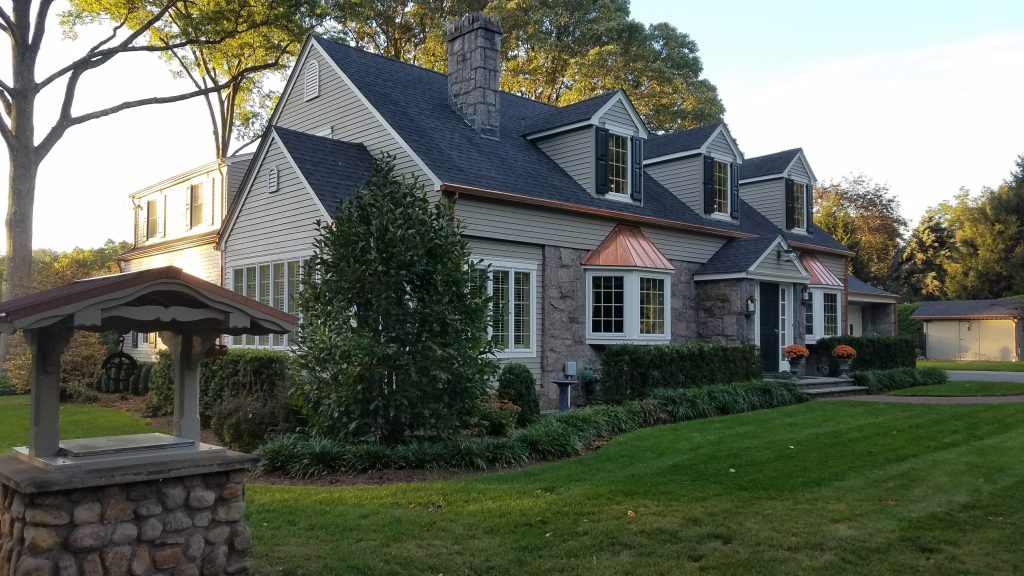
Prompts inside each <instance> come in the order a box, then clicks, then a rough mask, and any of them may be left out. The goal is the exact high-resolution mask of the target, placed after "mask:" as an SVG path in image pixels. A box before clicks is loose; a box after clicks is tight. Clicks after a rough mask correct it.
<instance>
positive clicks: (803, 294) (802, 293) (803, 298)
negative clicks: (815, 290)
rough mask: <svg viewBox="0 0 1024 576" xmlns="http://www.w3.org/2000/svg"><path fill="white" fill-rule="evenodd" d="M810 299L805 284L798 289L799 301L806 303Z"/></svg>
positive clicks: (809, 293) (808, 290) (809, 292)
mask: <svg viewBox="0 0 1024 576" xmlns="http://www.w3.org/2000/svg"><path fill="white" fill-rule="evenodd" d="M810 301H811V291H810V289H808V288H807V287H806V286H804V288H803V289H802V290H800V302H802V303H804V304H808V303H809V302H810Z"/></svg>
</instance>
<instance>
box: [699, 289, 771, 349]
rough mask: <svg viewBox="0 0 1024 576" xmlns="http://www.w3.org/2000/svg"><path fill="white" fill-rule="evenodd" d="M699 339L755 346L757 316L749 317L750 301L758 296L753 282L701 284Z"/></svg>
mask: <svg viewBox="0 0 1024 576" xmlns="http://www.w3.org/2000/svg"><path fill="white" fill-rule="evenodd" d="M696 293H697V306H696V308H697V337H698V338H701V339H704V340H710V341H712V342H720V343H723V344H740V343H755V344H756V342H754V336H755V334H756V326H755V325H754V323H755V319H754V316H750V317H749V318H748V317H747V315H746V310H747V298H749V297H750V296H753V297H754V298H755V299H756V298H758V296H757V282H755V281H753V280H716V281H708V282H698V283H697V285H696Z"/></svg>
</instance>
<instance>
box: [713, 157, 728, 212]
mask: <svg viewBox="0 0 1024 576" xmlns="http://www.w3.org/2000/svg"><path fill="white" fill-rule="evenodd" d="M711 159H712V160H714V161H715V169H717V168H718V164H725V212H719V211H718V210H715V211H714V212H712V213H711V214H708V216H710V217H711V218H716V219H718V220H729V221H732V165H733V162H732V161H731V160H722V159H720V158H716V157H714V156H711ZM716 180H717V176H716ZM716 189H717V186H716ZM716 204H717V202H716Z"/></svg>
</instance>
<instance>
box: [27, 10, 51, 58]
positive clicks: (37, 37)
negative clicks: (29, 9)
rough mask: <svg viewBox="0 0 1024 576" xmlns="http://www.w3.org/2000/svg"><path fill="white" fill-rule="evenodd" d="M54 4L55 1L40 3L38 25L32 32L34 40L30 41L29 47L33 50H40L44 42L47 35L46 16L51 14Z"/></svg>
mask: <svg viewBox="0 0 1024 576" xmlns="http://www.w3.org/2000/svg"><path fill="white" fill-rule="evenodd" d="M52 4H53V0H41V1H40V2H39V8H38V9H37V10H36V25H35V29H34V30H33V31H32V38H31V40H29V46H31V47H32V49H33V50H38V49H39V45H40V44H41V43H42V42H43V36H44V35H45V34H46V16H47V14H49V13H50V6H51V5H52Z"/></svg>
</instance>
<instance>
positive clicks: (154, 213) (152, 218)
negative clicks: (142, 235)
mask: <svg viewBox="0 0 1024 576" xmlns="http://www.w3.org/2000/svg"><path fill="white" fill-rule="evenodd" d="M157 206H159V204H158V203H157V201H156V200H149V201H147V202H146V240H152V239H153V238H156V237H157V236H158V235H159V234H160V211H159V209H158V208H157Z"/></svg>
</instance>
